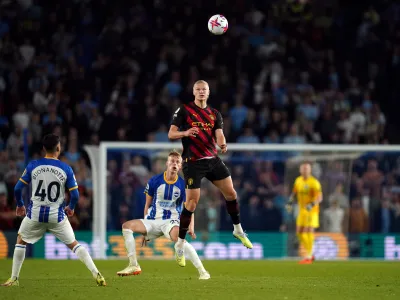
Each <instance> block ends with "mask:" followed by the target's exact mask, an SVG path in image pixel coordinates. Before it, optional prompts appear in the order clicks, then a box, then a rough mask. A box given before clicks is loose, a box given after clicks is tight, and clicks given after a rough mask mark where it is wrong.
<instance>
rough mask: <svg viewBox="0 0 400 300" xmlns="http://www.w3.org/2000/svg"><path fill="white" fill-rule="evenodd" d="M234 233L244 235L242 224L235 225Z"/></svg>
mask: <svg viewBox="0 0 400 300" xmlns="http://www.w3.org/2000/svg"><path fill="white" fill-rule="evenodd" d="M233 231H234V232H235V233H243V228H242V225H241V224H240V223H239V224H233Z"/></svg>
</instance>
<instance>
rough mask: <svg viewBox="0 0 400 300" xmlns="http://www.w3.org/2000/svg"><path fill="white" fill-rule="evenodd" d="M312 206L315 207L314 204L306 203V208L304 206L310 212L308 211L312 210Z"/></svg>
mask: <svg viewBox="0 0 400 300" xmlns="http://www.w3.org/2000/svg"><path fill="white" fill-rule="evenodd" d="M314 206H315V203H314V202H311V203H308V204H307V206H306V209H307V210H308V211H310V210H312V208H313V207H314Z"/></svg>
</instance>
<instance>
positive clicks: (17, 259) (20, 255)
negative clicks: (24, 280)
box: [1, 236, 26, 286]
mask: <svg viewBox="0 0 400 300" xmlns="http://www.w3.org/2000/svg"><path fill="white" fill-rule="evenodd" d="M25 252H26V243H25V242H24V241H23V240H22V239H21V237H20V236H18V238H17V243H16V244H15V248H14V256H13V264H12V273H11V277H10V278H9V279H8V280H7V281H6V282H5V283H3V284H2V285H1V286H19V281H18V278H19V273H20V271H21V267H22V264H23V263H24V260H25Z"/></svg>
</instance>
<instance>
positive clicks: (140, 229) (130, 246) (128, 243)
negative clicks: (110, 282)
mask: <svg viewBox="0 0 400 300" xmlns="http://www.w3.org/2000/svg"><path fill="white" fill-rule="evenodd" d="M133 232H137V233H141V234H146V233H147V230H146V227H145V226H144V224H143V222H142V221H140V220H132V221H128V222H125V223H124V224H122V235H123V237H124V241H125V249H126V251H127V254H128V258H129V265H128V266H127V267H126V268H125V269H123V270H121V271H119V272H117V275H118V276H130V275H139V274H140V273H142V269H141V268H140V266H139V264H138V261H137V257H136V243H135V238H134V236H133Z"/></svg>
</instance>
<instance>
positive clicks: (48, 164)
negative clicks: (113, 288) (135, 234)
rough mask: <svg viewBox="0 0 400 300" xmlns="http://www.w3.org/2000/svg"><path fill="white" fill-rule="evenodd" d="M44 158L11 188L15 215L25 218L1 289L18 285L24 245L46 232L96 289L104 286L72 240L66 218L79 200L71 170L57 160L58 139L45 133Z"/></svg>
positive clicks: (92, 265) (99, 275) (100, 277)
mask: <svg viewBox="0 0 400 300" xmlns="http://www.w3.org/2000/svg"><path fill="white" fill-rule="evenodd" d="M43 150H44V151H45V153H46V155H45V157H44V158H41V159H38V160H33V161H31V162H30V163H29V164H28V166H27V167H26V169H25V171H24V172H23V174H22V176H21V178H20V179H19V180H18V182H17V184H16V185H15V188H14V195H15V199H16V201H17V209H16V214H17V216H20V217H22V216H25V218H24V219H23V220H22V223H21V226H20V228H19V231H18V237H17V243H16V245H15V249H14V256H13V265H12V274H11V278H10V279H8V280H7V281H6V282H5V283H4V284H2V286H18V285H19V281H18V278H19V273H20V271H21V267H22V264H23V262H24V259H25V251H26V244H34V243H36V242H37V241H39V240H40V239H41V238H42V237H43V235H44V234H45V233H46V231H49V232H51V233H52V234H54V235H55V236H56V237H57V238H58V239H59V240H60V241H61V242H63V243H64V244H65V245H67V247H68V248H69V249H71V250H72V251H73V252H74V253H75V254H76V255H77V256H78V257H79V259H80V260H81V261H82V262H83V263H84V264H85V265H86V267H87V268H88V269H89V271H90V272H91V273H92V275H93V278H94V279H95V280H96V283H97V285H98V286H105V285H106V281H105V279H104V277H103V275H101V274H100V272H99V271H98V270H97V267H96V266H95V264H94V263H93V260H92V258H91V257H90V254H89V252H88V251H87V250H86V249H85V247H83V246H82V245H80V244H79V243H78V242H77V240H76V239H75V234H74V231H73V230H72V227H71V224H70V223H69V220H68V218H67V216H68V217H72V216H73V215H74V209H75V206H76V204H77V203H78V199H79V192H78V184H77V182H76V179H75V175H74V172H73V171H72V168H71V167H70V166H69V165H67V164H66V163H64V162H62V161H59V160H58V157H59V155H60V153H61V144H60V138H59V137H58V136H57V135H54V134H48V135H46V136H45V137H44V138H43ZM29 184H31V185H32V196H31V199H30V201H29V205H28V208H27V209H25V206H24V200H23V199H22V189H23V188H24V187H25V186H27V185H29ZM65 188H67V189H68V190H69V192H70V202H69V205H68V206H67V207H65Z"/></svg>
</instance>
